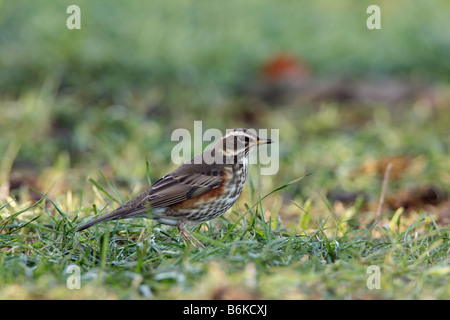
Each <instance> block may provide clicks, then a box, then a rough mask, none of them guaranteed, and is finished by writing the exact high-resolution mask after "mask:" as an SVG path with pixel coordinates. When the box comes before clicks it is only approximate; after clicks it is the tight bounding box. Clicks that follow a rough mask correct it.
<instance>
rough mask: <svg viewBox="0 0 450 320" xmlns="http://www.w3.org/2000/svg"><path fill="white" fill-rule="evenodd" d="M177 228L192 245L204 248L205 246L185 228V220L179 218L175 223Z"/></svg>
mask: <svg viewBox="0 0 450 320" xmlns="http://www.w3.org/2000/svg"><path fill="white" fill-rule="evenodd" d="M177 230H178V232H180V233H181V235H182V236H183V237H184V238H185V239H186V240H187V241H188V242H189V243H190V244H192V245H194V246H199V247H200V248H205V246H204V245H203V244H202V243H201V242H200V241H198V240H197V239H196V238H195V237H194V236H193V235H192V234H190V233H189V231H187V229H186V222H185V221H183V220H179V221H178V223H177Z"/></svg>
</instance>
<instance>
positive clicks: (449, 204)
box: [431, 200, 450, 226]
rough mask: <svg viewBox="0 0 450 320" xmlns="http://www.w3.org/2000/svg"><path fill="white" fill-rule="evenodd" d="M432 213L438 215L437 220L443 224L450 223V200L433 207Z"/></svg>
mask: <svg viewBox="0 0 450 320" xmlns="http://www.w3.org/2000/svg"><path fill="white" fill-rule="evenodd" d="M431 214H432V215H434V216H435V217H436V222H437V223H438V224H440V225H443V226H448V225H450V200H447V201H446V202H444V203H442V204H441V205H439V206H437V207H434V208H432V209H431Z"/></svg>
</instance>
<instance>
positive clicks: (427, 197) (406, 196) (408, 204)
mask: <svg viewBox="0 0 450 320" xmlns="http://www.w3.org/2000/svg"><path fill="white" fill-rule="evenodd" d="M447 198H448V195H447V193H446V192H445V190H443V189H441V188H439V187H437V186H433V185H424V186H415V187H413V188H409V189H403V190H400V191H399V192H397V193H394V194H390V195H389V196H388V197H387V199H386V203H387V204H388V205H389V206H390V207H391V208H392V209H394V210H397V209H398V208H404V209H405V211H412V210H414V211H419V210H427V209H429V208H430V206H433V207H435V206H438V205H440V204H441V203H443V202H444V201H446V200H447Z"/></svg>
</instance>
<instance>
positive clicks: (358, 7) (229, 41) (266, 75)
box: [0, 0, 450, 230]
mask: <svg viewBox="0 0 450 320" xmlns="http://www.w3.org/2000/svg"><path fill="white" fill-rule="evenodd" d="M72 4H76V5H78V6H79V7H80V8H81V30H69V29H67V28H66V20H67V19H68V17H69V14H67V13H66V9H67V7H68V6H69V5H72ZM372 4H377V5H379V6H380V8H381V29H380V30H368V28H367V27H366V20H367V19H368V17H369V14H367V13H366V9H367V7H368V6H369V5H372ZM449 12H450V2H449V1H447V0H435V1H427V0H415V1H409V0H398V1H365V0H364V1H355V0H354V1H351V0H342V1H333V0H319V1H299V0H297V1H283V0H282V1H276V2H274V1H268V0H249V1H236V0H230V1H206V0H200V1H184V0H179V1H163V0H152V1H128V2H125V1H118V0H108V1H106V0H95V1H87V0H86V1H75V0H74V1H65V0H64V1H50V0H40V1H30V0H15V1H8V0H3V1H1V0H0V112H1V114H0V161H1V163H0V164H1V175H0V186H1V188H0V200H1V201H3V202H2V203H6V202H9V201H11V200H12V199H15V200H17V201H18V207H19V208H20V206H21V205H22V206H25V205H26V204H30V203H31V202H32V201H35V200H37V199H39V198H40V197H41V195H40V194H38V193H37V192H36V191H33V189H35V190H37V191H39V192H41V193H47V192H49V197H50V198H51V199H54V200H55V201H57V202H58V201H59V202H58V203H60V205H61V208H63V209H64V212H65V213H66V214H67V215H68V216H70V217H74V216H75V215H78V214H79V213H81V215H82V216H85V215H90V214H92V210H91V209H92V206H93V204H96V205H97V206H98V208H102V207H103V206H104V205H105V201H106V200H105V199H103V201H102V200H101V199H100V198H101V197H100V196H99V195H98V193H97V194H95V193H93V192H91V191H92V189H93V186H92V183H90V182H89V180H88V179H89V178H93V179H99V178H100V173H101V174H103V175H104V176H105V177H106V178H107V179H109V180H110V181H112V182H113V184H114V185H116V186H117V188H118V190H119V191H120V192H121V194H122V196H123V198H125V199H126V198H127V197H128V196H131V195H133V194H136V193H137V192H139V191H141V190H143V189H144V188H145V187H146V186H147V184H148V181H147V179H146V159H148V161H149V173H150V176H151V178H152V179H157V178H158V177H160V176H162V175H164V174H166V173H167V172H169V171H170V170H173V169H174V168H175V165H174V164H172V163H171V161H170V154H171V150H172V148H173V147H174V146H175V144H176V142H172V141H171V140H170V137H171V133H172V131H173V130H174V129H177V128H186V129H188V130H193V123H194V121H195V120H201V121H203V129H204V130H206V129H208V128H219V129H220V130H222V131H223V132H224V131H225V129H227V128H237V127H249V128H255V129H260V128H261V129H279V130H280V142H279V143H280V146H279V150H280V170H279V172H278V173H277V174H276V175H274V176H263V177H261V189H262V191H261V193H262V194H266V193H267V192H270V191H271V190H273V189H274V188H276V187H278V186H280V185H282V184H285V183H287V182H289V181H291V180H292V179H294V178H296V177H300V176H303V175H305V174H307V173H310V172H311V173H312V175H311V176H309V177H308V178H305V179H304V180H302V181H301V182H300V183H298V184H295V185H292V186H291V187H290V188H288V189H286V190H284V191H283V193H282V194H279V195H278V196H273V197H271V198H270V199H267V201H265V205H266V211H267V212H268V213H269V214H270V212H272V213H273V215H276V216H280V217H281V221H282V222H283V223H284V224H285V226H288V227H289V226H290V227H291V228H293V230H297V229H295V228H297V227H298V225H297V223H298V221H299V219H300V218H299V210H298V208H295V207H294V206H292V204H291V203H290V201H289V200H294V201H296V202H297V203H305V202H306V203H309V208H310V212H311V213H313V214H315V215H317V216H319V217H326V216H327V215H329V208H326V204H325V203H324V201H323V198H327V199H328V201H329V205H330V207H332V208H333V213H334V214H336V215H337V216H339V217H340V218H342V219H346V218H352V217H353V216H352V215H355V214H356V213H358V214H359V216H358V217H362V218H364V217H367V220H371V219H373V214H374V212H375V210H376V206H377V201H378V198H379V195H380V188H381V183H382V179H383V174H384V171H385V168H386V166H387V164H388V163H389V162H392V163H393V168H392V172H391V179H390V182H389V192H388V194H387V199H386V209H385V211H384V214H386V218H387V219H390V218H391V217H392V216H393V214H394V212H395V211H396V210H397V209H398V208H400V207H403V208H405V209H406V210H408V211H410V212H413V213H415V214H418V213H420V214H421V213H422V212H424V211H428V212H431V213H432V214H435V215H436V222H437V223H438V224H439V225H441V226H447V225H448V221H449V220H450V202H449V200H448V193H449V192H450V157H449V150H450V130H449V124H450V108H449V105H450V86H449V80H450V59H449V57H450V32H449V30H450V19H449V15H448V13H449ZM283 63H284V65H283ZM280 64H281V66H280ZM206 144H207V143H206ZM256 169H257V168H256V166H254V168H253V169H252V170H253V171H252V173H253V175H252V177H253V179H254V180H255V181H254V184H255V185H256V184H257V181H256V179H259V178H257V176H256V173H257V171H256ZM100 179H101V178H100ZM94 189H95V188H94ZM81 195H82V196H81ZM249 196H250V195H249V190H248V188H247V189H246V191H244V194H243V197H241V198H243V199H244V200H242V201H241V200H240V202H238V204H237V206H236V210H237V211H239V210H241V209H242V210H244V209H243V202H244V201H247V202H249ZM308 201H309V202H308ZM355 201H356V203H357V205H356V207H357V209H355V207H354V205H355ZM361 203H362V204H361ZM352 206H353V207H352ZM348 208H352V209H351V210H350V211H349V210H347V209H348ZM2 209H4V210H3V212H2V213H0V214H2V217H6V216H8V215H9V214H11V213H12V212H14V208H12V209H11V210H9V207H6V206H5V207H2ZM7 209H8V212H5V211H6V210H7ZM353 209H355V210H353ZM15 210H18V209H17V207H16V208H15ZM242 210H241V211H242ZM352 210H353V211H352ZM359 210H361V212H359ZM25 216H26V215H24V217H25ZM56 216H57V215H56ZM416 217H417V215H416ZM40 219H44V218H40ZM308 227H312V228H315V226H314V225H313V224H312V223H311V225H308Z"/></svg>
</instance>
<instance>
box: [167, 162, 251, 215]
mask: <svg viewBox="0 0 450 320" xmlns="http://www.w3.org/2000/svg"><path fill="white" fill-rule="evenodd" d="M222 177H223V182H222V183H221V184H220V185H219V186H218V187H217V188H215V189H213V190H211V191H208V192H206V193H204V194H202V195H201V196H198V197H195V198H191V199H189V200H186V201H183V202H181V203H178V204H175V205H173V206H171V207H169V208H167V209H166V212H165V213H164V215H165V216H166V217H172V218H176V217H180V218H181V217H182V219H183V220H185V221H187V222H188V223H189V224H197V223H201V222H205V221H208V220H211V219H214V218H217V217H219V216H221V215H222V214H224V213H225V212H226V211H227V210H228V209H230V208H231V207H232V206H233V204H234V203H235V202H236V201H237V199H238V198H239V196H240V195H241V193H242V189H243V188H244V184H245V180H246V178H247V163H246V162H245V163H244V164H233V165H230V166H227V167H225V168H224V170H223V176H222Z"/></svg>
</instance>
